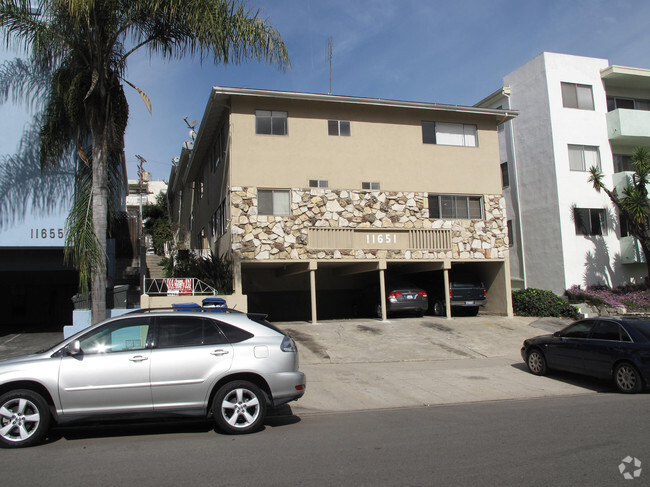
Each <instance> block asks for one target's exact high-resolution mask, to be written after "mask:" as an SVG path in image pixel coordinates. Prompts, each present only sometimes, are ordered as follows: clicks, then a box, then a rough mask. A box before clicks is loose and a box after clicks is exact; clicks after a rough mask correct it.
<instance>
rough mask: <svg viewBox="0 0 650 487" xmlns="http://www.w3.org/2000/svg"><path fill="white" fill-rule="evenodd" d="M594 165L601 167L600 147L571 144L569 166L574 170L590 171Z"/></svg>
mask: <svg viewBox="0 0 650 487" xmlns="http://www.w3.org/2000/svg"><path fill="white" fill-rule="evenodd" d="M593 166H596V167H597V168H598V169H600V152H599V151H598V147H595V146H591V145H573V144H569V168H570V169H571V170H572V171H588V170H589V169H590V168H591V167H593Z"/></svg>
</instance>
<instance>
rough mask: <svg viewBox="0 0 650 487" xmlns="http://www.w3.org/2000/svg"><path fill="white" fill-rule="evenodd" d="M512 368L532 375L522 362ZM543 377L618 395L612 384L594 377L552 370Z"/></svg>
mask: <svg viewBox="0 0 650 487" xmlns="http://www.w3.org/2000/svg"><path fill="white" fill-rule="evenodd" d="M512 367H513V368H515V369H518V370H520V371H522V372H524V373H526V374H530V375H533V374H531V373H530V371H529V370H528V367H527V366H526V364H524V363H523V362H519V363H516V364H512ZM544 377H548V378H549V379H553V380H559V381H561V382H564V383H566V384H570V385H572V386H576V387H582V388H583V389H587V390H590V391H593V392H598V393H602V394H609V393H618V391H617V390H616V387H615V386H614V384H613V383H611V382H609V381H606V380H602V379H597V378H595V377H589V376H587V375H580V374H573V373H571V372H563V371H556V370H552V371H549V372H548V373H547V374H546V375H545V376H544Z"/></svg>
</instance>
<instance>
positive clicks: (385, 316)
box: [379, 260, 388, 321]
mask: <svg viewBox="0 0 650 487" xmlns="http://www.w3.org/2000/svg"><path fill="white" fill-rule="evenodd" d="M385 270H386V261H385V260H384V261H380V262H379V294H380V299H381V321H386V320H387V319H388V314H387V313H386V276H385V275H384V271H385Z"/></svg>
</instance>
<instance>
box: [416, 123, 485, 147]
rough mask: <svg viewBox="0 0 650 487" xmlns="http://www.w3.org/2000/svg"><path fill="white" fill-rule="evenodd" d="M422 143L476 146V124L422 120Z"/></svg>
mask: <svg viewBox="0 0 650 487" xmlns="http://www.w3.org/2000/svg"><path fill="white" fill-rule="evenodd" d="M422 143H424V144H435V145H450V146H456V147H478V126H477V125H475V124H470V123H452V122H431V121H422Z"/></svg>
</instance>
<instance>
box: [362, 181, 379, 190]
mask: <svg viewBox="0 0 650 487" xmlns="http://www.w3.org/2000/svg"><path fill="white" fill-rule="evenodd" d="M361 189H379V183H371V182H367V183H361Z"/></svg>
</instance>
